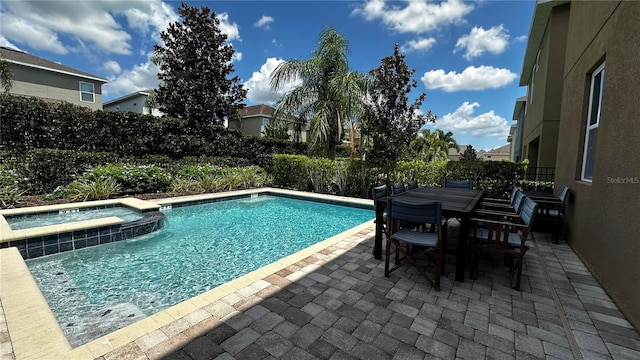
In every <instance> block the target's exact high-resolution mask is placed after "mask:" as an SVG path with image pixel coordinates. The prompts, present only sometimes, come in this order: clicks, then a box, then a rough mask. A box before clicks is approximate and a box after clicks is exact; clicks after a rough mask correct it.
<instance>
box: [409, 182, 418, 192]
mask: <svg viewBox="0 0 640 360" xmlns="http://www.w3.org/2000/svg"><path fill="white" fill-rule="evenodd" d="M417 188H418V181H417V180H411V181H409V182H408V183H407V190H412V189H417Z"/></svg>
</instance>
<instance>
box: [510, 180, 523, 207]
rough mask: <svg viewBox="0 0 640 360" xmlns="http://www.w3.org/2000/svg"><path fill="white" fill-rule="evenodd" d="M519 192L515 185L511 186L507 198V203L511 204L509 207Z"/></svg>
mask: <svg viewBox="0 0 640 360" xmlns="http://www.w3.org/2000/svg"><path fill="white" fill-rule="evenodd" d="M519 191H520V189H519V188H518V187H517V186H515V185H514V186H513V189H511V196H509V203H511V205H513V201H514V200H515V199H516V195H517V194H518V192H519Z"/></svg>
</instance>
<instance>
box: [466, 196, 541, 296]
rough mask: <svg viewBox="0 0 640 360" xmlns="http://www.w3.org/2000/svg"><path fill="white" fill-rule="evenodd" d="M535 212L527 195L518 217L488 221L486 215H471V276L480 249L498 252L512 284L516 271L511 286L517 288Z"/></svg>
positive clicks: (534, 203)
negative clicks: (501, 256)
mask: <svg viewBox="0 0 640 360" xmlns="http://www.w3.org/2000/svg"><path fill="white" fill-rule="evenodd" d="M537 213H538V204H537V203H536V202H535V201H534V200H533V199H530V198H525V200H524V204H523V206H522V210H521V211H520V214H519V216H518V215H513V216H506V215H505V218H504V219H505V220H491V219H487V218H472V219H471V223H472V226H471V230H470V234H469V235H470V236H469V237H470V241H471V271H470V274H469V275H470V277H471V278H472V279H475V278H476V271H477V266H478V253H479V252H484V251H487V252H494V253H501V254H504V255H505V256H504V257H505V261H506V262H507V265H508V266H509V274H510V277H511V284H513V274H514V271H515V286H513V288H514V289H516V290H520V280H521V277H522V264H523V261H524V254H525V253H526V252H527V250H528V249H529V247H528V246H527V245H526V241H527V239H528V238H529V234H530V233H531V225H532V224H533V221H534V218H535V216H536V215H537Z"/></svg>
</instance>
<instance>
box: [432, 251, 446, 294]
mask: <svg viewBox="0 0 640 360" xmlns="http://www.w3.org/2000/svg"><path fill="white" fill-rule="evenodd" d="M443 256H444V249H438V250H436V277H435V279H434V282H435V283H436V286H435V288H436V290H440V275H441V274H442V270H443V268H444V261H443V259H442V257H443Z"/></svg>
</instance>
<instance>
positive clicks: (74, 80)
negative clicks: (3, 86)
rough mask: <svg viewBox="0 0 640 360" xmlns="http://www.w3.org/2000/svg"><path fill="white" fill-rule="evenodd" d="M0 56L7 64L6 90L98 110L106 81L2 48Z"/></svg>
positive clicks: (15, 93)
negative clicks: (7, 86)
mask: <svg viewBox="0 0 640 360" xmlns="http://www.w3.org/2000/svg"><path fill="white" fill-rule="evenodd" d="M0 58H1V59H2V60H4V61H6V62H7V63H9V65H10V69H11V74H12V76H11V79H12V82H13V85H12V86H11V90H10V91H9V93H11V94H13V95H21V96H33V97H38V98H41V99H44V100H47V101H54V102H59V101H66V102H69V103H72V104H75V105H80V106H86V107H88V108H91V109H95V110H98V109H102V85H103V84H105V83H107V80H105V79H102V78H99V77H97V76H95V75H91V74H88V73H86V72H83V71H80V70H76V69H72V68H70V67H68V66H64V65H61V64H58V63H55V62H53V61H49V60H46V59H43V58H39V57H37V56H33V55H30V54H27V53H25V52H22V51H18V50H14V49H10V48H6V47H0Z"/></svg>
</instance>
